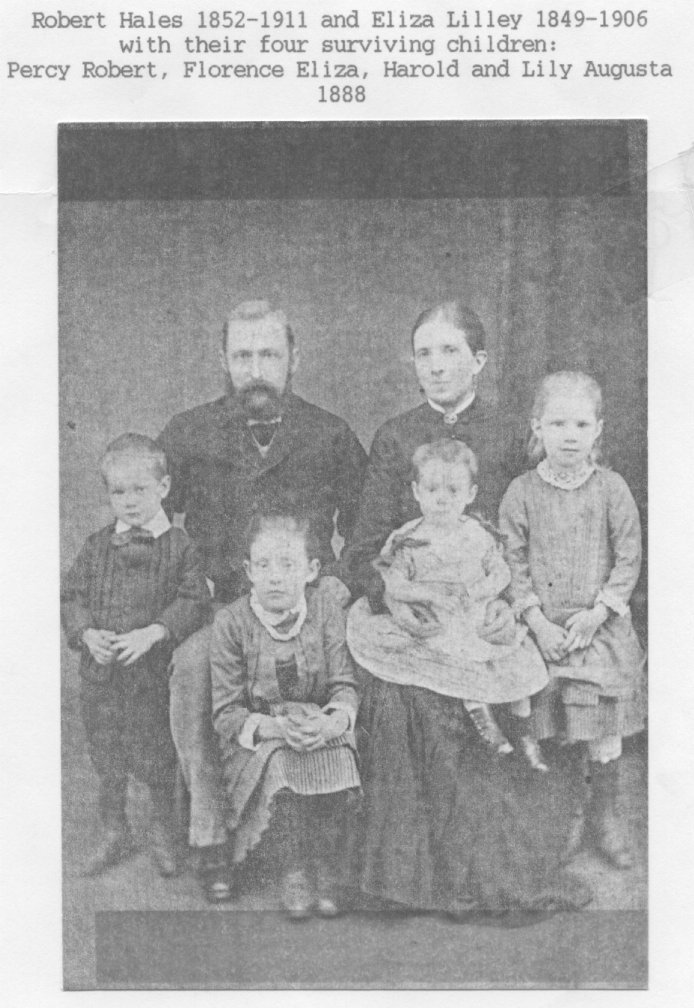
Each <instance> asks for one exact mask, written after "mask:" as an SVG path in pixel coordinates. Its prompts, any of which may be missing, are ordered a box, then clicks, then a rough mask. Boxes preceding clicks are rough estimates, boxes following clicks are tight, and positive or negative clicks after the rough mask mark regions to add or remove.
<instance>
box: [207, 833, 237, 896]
mask: <svg viewBox="0 0 694 1008" xmlns="http://www.w3.org/2000/svg"><path fill="white" fill-rule="evenodd" d="M198 878H199V880H200V885H201V886H202V891H203V893H204V895H205V899H206V900H207V902H208V903H228V902H229V900H232V899H233V898H234V895H235V893H234V886H233V869H232V867H231V865H230V864H229V857H228V852H227V847H226V844H212V845H211V846H209V847H201V848H200V859H199V861H198Z"/></svg>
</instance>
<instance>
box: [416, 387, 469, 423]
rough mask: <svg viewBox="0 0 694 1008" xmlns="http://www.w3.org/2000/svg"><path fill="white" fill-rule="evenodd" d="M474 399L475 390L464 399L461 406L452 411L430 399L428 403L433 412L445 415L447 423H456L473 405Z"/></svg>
mask: <svg viewBox="0 0 694 1008" xmlns="http://www.w3.org/2000/svg"><path fill="white" fill-rule="evenodd" d="M474 398H475V392H474V390H473V391H472V392H471V393H470V394H469V395H467V396H466V397H465V398H464V399H463V401H462V402H461V403H460V405H459V406H456V407H455V409H452V410H451V409H446V408H445V407H444V406H440V405H439V404H438V403H435V402H433V400H431V399H428V398H427V402H428V403H429V405H430V406H431V408H432V409H433V410H436V412H437V413H443V418H444V420H445V421H446V423H455V421H456V420H457V419H458V417H459V416H460V414H461V413H464V412H465V410H466V409H468V408H469V407H470V406H471V405H472V403H473V400H474Z"/></svg>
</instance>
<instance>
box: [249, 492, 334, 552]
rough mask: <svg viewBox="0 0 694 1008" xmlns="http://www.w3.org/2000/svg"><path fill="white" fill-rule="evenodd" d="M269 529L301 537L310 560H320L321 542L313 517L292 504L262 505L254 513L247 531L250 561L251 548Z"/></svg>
mask: <svg viewBox="0 0 694 1008" xmlns="http://www.w3.org/2000/svg"><path fill="white" fill-rule="evenodd" d="M269 529H282V530H285V531H287V532H291V533H294V534H296V535H300V536H301V537H302V539H303V540H304V543H305V545H306V556H307V557H308V559H309V560H317V559H320V554H321V548H320V542H319V540H318V536H317V535H316V532H315V529H314V522H313V517H312V515H311V514H310V513H309V512H308V511H306V510H305V509H304V508H301V507H298V506H296V505H295V504H293V503H291V502H290V503H288V504H282V503H279V504H269V505H262V504H261V505H260V506H259V507H258V508H257V509H256V510H255V511H254V513H253V516H252V517H251V520H250V522H249V523H248V528H247V529H246V559H250V555H251V547H252V545H253V543H254V542H255V541H256V539H257V538H258V537H259V536H260V535H262V533H263V532H266V531H268V530H269Z"/></svg>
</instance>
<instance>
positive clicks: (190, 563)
mask: <svg viewBox="0 0 694 1008" xmlns="http://www.w3.org/2000/svg"><path fill="white" fill-rule="evenodd" d="M101 474H102V477H103V480H104V483H105V485H106V490H107V493H108V496H109V500H110V503H111V507H112V509H113V513H114V516H115V519H116V520H115V524H110V525H108V526H107V527H106V528H103V529H101V530H100V531H99V532H95V533H94V534H93V535H90V536H89V538H88V539H87V541H86V542H85V544H84V546H83V547H82V550H81V551H80V553H79V555H78V557H77V559H76V561H75V563H74V565H73V567H72V568H71V570H70V571H69V573H68V574H67V576H66V577H65V579H64V582H63V585H62V590H61V615H62V621H63V626H64V628H65V633H66V635H67V641H68V644H69V646H70V647H72V648H74V649H75V650H79V651H81V661H80V676H81V691H80V692H81V706H82V719H83V722H84V727H85V731H86V734H87V739H88V743H89V750H90V755H91V759H92V764H93V766H94V769H95V770H96V773H97V775H98V778H99V812H100V816H101V821H102V824H103V836H102V839H101V842H100V844H99V845H98V847H97V848H96V850H95V851H94V852H93V854H92V857H91V859H90V860H89V863H88V865H87V867H86V870H85V874H89V875H94V874H98V873H99V872H101V871H104V870H105V869H106V868H108V867H110V866H111V865H115V864H117V863H118V862H119V861H120V860H122V859H123V858H124V857H126V856H127V854H128V853H129V852H130V851H131V850H132V846H133V842H132V837H131V834H130V830H129V827H128V823H127V819H126V814H125V807H126V795H127V784H128V776H129V774H132V775H133V776H134V777H136V778H137V779H138V780H140V781H142V782H143V783H145V784H147V785H148V786H149V789H150V795H151V799H152V817H151V822H150V830H149V837H150V846H151V851H152V856H153V859H154V862H155V864H156V866H157V868H158V870H159V872H160V874H161V875H163V876H170V875H174V874H175V873H176V871H177V869H178V865H177V858H176V845H175V843H174V837H173V828H172V825H173V824H172V812H173V809H172V802H173V780H174V773H175V767H176V753H175V749H174V746H173V742H172V739H171V733H170V728H169V682H168V666H169V661H170V658H171V653H172V651H173V649H174V648H175V647H176V646H177V645H178V644H180V643H181V641H183V640H185V638H186V637H188V636H189V635H190V634H191V633H193V631H195V630H197V629H198V628H199V627H200V626H201V625H202V624H203V622H204V621H205V617H206V614H207V610H208V605H209V592H208V589H207V585H206V582H205V579H204V576H203V574H202V570H201V567H200V561H199V557H198V554H197V551H196V548H195V546H194V545H193V544H192V542H191V541H190V539H189V538H188V536H187V534H186V533H185V532H184V531H183V530H182V529H179V528H173V527H172V526H171V523H170V522H169V519H168V518H167V517H166V515H165V513H164V511H163V509H162V501H163V499H164V498H165V497H166V495H167V493H168V492H169V485H170V480H169V475H168V472H167V461H166V455H165V454H164V452H163V451H162V450H161V449H160V448H159V447H158V446H157V445H156V444H155V442H154V441H152V440H151V439H150V438H148V437H145V436H144V435H141V434H124V435H123V436H122V437H119V438H117V439H116V440H115V441H113V442H112V443H111V444H110V445H109V446H108V448H107V449H106V452H105V454H104V456H103V458H102V461H101Z"/></svg>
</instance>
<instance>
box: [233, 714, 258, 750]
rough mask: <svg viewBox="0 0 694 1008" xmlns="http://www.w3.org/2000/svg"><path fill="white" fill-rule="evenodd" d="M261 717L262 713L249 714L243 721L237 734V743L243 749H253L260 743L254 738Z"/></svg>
mask: <svg viewBox="0 0 694 1008" xmlns="http://www.w3.org/2000/svg"><path fill="white" fill-rule="evenodd" d="M262 717H263V715H262V714H249V715H248V717H247V718H246V720H245V721H244V722H243V727H242V729H241V731H240V732H239V734H238V743H239V745H240V746H243V748H244V749H251V750H255V749H257V748H258V746H259V745H260V742H256V740H255V733H256V731H257V729H258V727H259V726H260V723H261V720H262Z"/></svg>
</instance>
